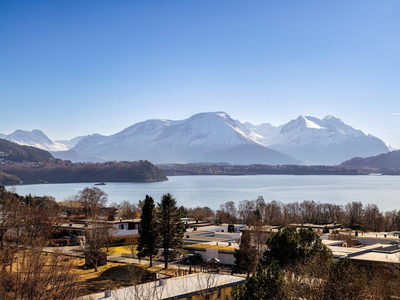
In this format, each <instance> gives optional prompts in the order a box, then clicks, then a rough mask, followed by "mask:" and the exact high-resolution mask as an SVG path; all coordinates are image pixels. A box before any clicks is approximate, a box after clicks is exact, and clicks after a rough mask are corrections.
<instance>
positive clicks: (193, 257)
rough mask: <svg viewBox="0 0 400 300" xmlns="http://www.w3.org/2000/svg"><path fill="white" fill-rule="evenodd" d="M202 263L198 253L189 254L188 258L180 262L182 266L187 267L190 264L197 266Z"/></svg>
mask: <svg viewBox="0 0 400 300" xmlns="http://www.w3.org/2000/svg"><path fill="white" fill-rule="evenodd" d="M202 262H203V258H202V257H201V255H200V254H199V253H195V254H189V255H188V256H186V257H184V258H182V260H181V264H184V265H189V264H190V263H191V264H192V265H197V264H200V263H202Z"/></svg>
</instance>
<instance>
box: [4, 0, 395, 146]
mask: <svg viewBox="0 0 400 300" xmlns="http://www.w3.org/2000/svg"><path fill="white" fill-rule="evenodd" d="M399 81H400V2H398V1H397V2H396V1H389V0H387V1H366V0H362V1H320V0H318V1H298V0H296V1H267V0H264V1H235V0H229V1H223V0H221V1H139V0H138V1H116V0H114V1H89V0H88V1H74V0H68V1H53V0H52V1H40V0H35V1H18V0H9V1H6V0H0V101H1V102H0V103H1V111H2V114H1V118H0V133H4V134H8V133H11V132H13V131H14V130H16V129H25V130H32V129H40V130H42V131H44V132H45V133H46V134H47V135H48V136H49V137H50V138H52V139H70V138H73V137H75V136H78V135H85V134H92V133H101V134H105V135H109V134H113V133H116V132H118V131H120V130H122V129H124V128H125V127H128V126H130V125H132V124H134V123H137V122H140V121H144V120H146V119H151V118H166V119H173V120H176V119H184V118H188V117H189V116H191V115H192V114H195V113H198V112H207V111H225V112H227V113H228V114H229V115H230V116H231V117H232V118H234V119H238V120H240V121H242V122H244V121H249V122H251V123H253V124H260V123H264V122H268V123H271V124H273V125H280V124H283V123H286V122H288V121H290V120H291V119H294V118H297V117H298V116H299V115H311V116H315V117H319V118H323V117H325V116H326V115H334V116H335V117H338V118H341V119H342V120H343V121H344V122H346V123H348V124H349V125H352V126H353V127H355V128H357V129H361V130H363V131H364V132H366V133H370V134H373V135H375V136H378V137H380V138H382V139H383V140H384V141H385V142H386V143H387V144H391V145H392V146H394V147H399V148H400V135H399V129H400V82H399Z"/></svg>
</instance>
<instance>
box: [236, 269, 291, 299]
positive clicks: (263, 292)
mask: <svg viewBox="0 0 400 300" xmlns="http://www.w3.org/2000/svg"><path fill="white" fill-rule="evenodd" d="M231 294H232V298H233V299H235V300H248V299H260V300H264V299H276V300H278V299H279V300H282V299H288V292H287V288H286V283H285V277H284V275H283V272H282V270H281V268H280V267H279V266H278V265H276V264H274V263H273V264H271V265H269V266H268V267H267V268H265V269H264V268H263V267H262V265H261V264H258V265H257V268H256V270H255V272H254V273H253V275H252V276H251V277H248V278H247V279H246V281H245V283H244V284H242V285H241V286H240V285H238V286H235V287H234V288H233V289H232V293H231Z"/></svg>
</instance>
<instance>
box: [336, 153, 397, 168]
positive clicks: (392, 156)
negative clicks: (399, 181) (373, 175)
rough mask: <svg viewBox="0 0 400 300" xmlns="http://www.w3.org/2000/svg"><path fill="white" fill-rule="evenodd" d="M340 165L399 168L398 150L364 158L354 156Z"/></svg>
mask: <svg viewBox="0 0 400 300" xmlns="http://www.w3.org/2000/svg"><path fill="white" fill-rule="evenodd" d="M341 165H342V166H344V167H364V168H376V169H382V168H385V169H400V150H397V151H391V152H389V153H383V154H380V155H377V156H372V157H366V158H361V157H354V158H352V159H350V160H347V161H345V162H343V163H342V164H341Z"/></svg>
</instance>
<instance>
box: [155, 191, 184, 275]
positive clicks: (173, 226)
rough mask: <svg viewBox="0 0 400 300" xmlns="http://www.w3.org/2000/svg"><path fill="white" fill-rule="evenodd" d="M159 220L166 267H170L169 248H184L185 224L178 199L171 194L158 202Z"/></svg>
mask: <svg viewBox="0 0 400 300" xmlns="http://www.w3.org/2000/svg"><path fill="white" fill-rule="evenodd" d="M157 222H158V231H159V233H160V244H161V247H162V248H163V250H164V261H165V268H166V269H167V268H168V258H169V249H175V250H178V249H182V246H183V233H184V225H183V222H182V221H181V213H180V211H179V209H178V207H177V206H176V200H175V199H174V198H173V197H172V195H171V194H169V193H168V194H165V195H163V196H162V197H161V202H160V203H158V204H157Z"/></svg>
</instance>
